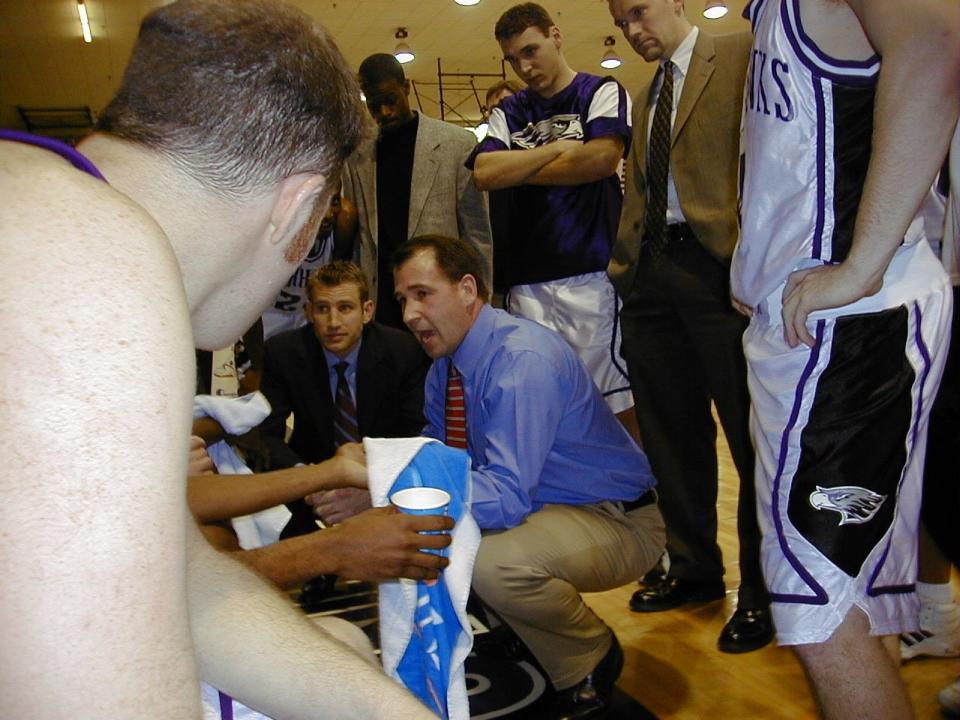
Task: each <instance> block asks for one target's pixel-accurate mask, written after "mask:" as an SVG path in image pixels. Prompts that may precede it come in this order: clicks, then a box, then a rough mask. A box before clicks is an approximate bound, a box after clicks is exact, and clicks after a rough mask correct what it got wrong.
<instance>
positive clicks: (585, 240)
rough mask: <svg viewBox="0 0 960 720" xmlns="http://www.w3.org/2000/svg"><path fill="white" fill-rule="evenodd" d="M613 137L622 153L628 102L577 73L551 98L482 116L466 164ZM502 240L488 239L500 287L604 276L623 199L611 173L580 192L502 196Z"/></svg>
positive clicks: (507, 104)
mask: <svg viewBox="0 0 960 720" xmlns="http://www.w3.org/2000/svg"><path fill="white" fill-rule="evenodd" d="M611 135H614V136H619V137H620V138H622V139H623V142H624V146H625V147H624V154H626V151H627V149H629V145H630V97H629V96H628V95H627V93H626V91H625V90H624V89H623V86H621V85H620V83H618V82H617V81H616V80H614V79H613V78H610V77H606V78H601V77H597V76H596V75H590V74H587V73H577V75H576V77H575V78H574V80H573V82H571V83H570V84H569V85H568V86H567V87H566V88H564V89H563V90H561V91H560V92H559V93H557V94H556V95H554V96H553V97H551V98H544V97H541V96H540V95H538V94H537V93H535V92H533V91H531V90H522V91H521V92H519V93H517V94H516V95H513V96H511V97H508V98H506V99H504V100H503V101H502V102H501V103H500V106H499V107H498V108H496V109H495V110H494V111H493V114H492V115H491V116H490V127H489V129H488V131H487V136H486V138H484V140H483V141H482V142H481V143H480V144H479V145H478V146H477V147H476V149H475V150H474V151H473V153H472V154H471V155H470V157H469V158H468V160H467V167H469V168H471V169H473V165H474V162H475V160H476V156H477V155H478V154H479V153H482V152H490V151H494V150H508V149H509V150H527V149H532V148H535V147H538V146H540V145H545V144H547V143H549V142H553V141H554V140H580V141H581V142H588V141H590V140H593V139H595V138H599V137H606V136H611ZM510 198H511V199H510V218H509V222H507V223H504V227H505V228H507V230H506V232H508V233H509V236H510V237H509V238H497V237H495V238H494V242H495V243H496V247H497V252H504V251H506V252H509V253H510V259H509V261H508V262H505V263H502V264H501V263H498V267H501V266H503V267H504V268H505V269H506V270H507V271H508V272H509V274H510V278H509V281H508V283H507V284H508V285H510V286H512V285H524V284H530V283H539V282H546V281H548V280H557V279H560V278H566V277H572V276H575V275H583V274H586V273H590V272H596V271H600V270H606V268H607V262H608V261H609V259H610V248H611V246H612V244H613V239H614V238H615V237H616V233H617V223H618V222H619V218H620V207H621V204H622V202H623V192H622V190H621V188H620V180H619V177H618V176H617V174H616V173H611V174H610V176H609V177H606V178H604V179H602V180H598V181H596V182H591V183H585V184H583V185H569V186H566V185H564V186H543V185H520V186H517V187H514V188H510Z"/></svg>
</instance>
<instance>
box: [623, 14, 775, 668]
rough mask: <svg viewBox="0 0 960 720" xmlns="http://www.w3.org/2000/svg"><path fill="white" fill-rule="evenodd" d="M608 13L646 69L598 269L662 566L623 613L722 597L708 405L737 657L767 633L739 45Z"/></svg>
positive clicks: (654, 18)
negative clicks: (661, 540) (654, 183)
mask: <svg viewBox="0 0 960 720" xmlns="http://www.w3.org/2000/svg"><path fill="white" fill-rule="evenodd" d="M641 6H643V7H642V8H641ZM609 8H610V13H611V15H612V16H613V19H614V23H615V24H616V25H617V26H618V27H620V28H621V29H622V30H623V33H624V35H625V37H626V38H627V40H628V41H629V42H630V44H631V46H632V47H633V48H634V50H636V52H637V53H638V54H639V55H641V56H642V57H643V58H644V59H645V60H647V61H648V62H650V61H659V62H660V69H658V71H657V74H656V76H655V77H654V79H653V81H652V82H651V83H650V84H649V85H648V86H646V87H644V88H643V89H642V90H641V91H640V92H639V93H638V95H637V96H636V99H635V101H634V105H633V132H634V138H633V144H632V147H631V149H630V155H629V157H628V158H627V177H626V190H625V197H624V206H623V213H622V215H621V219H620V228H619V231H618V234H617V241H616V243H615V245H614V248H613V254H612V257H611V260H610V265H609V268H608V272H609V275H610V279H611V281H612V282H613V284H614V286H615V287H616V288H617V291H618V292H619V293H620V295H621V297H622V298H623V300H624V306H623V311H622V313H621V324H622V328H623V345H622V353H623V356H624V359H625V360H626V361H627V368H628V372H629V374H630V383H631V387H632V389H633V394H634V399H635V401H636V409H637V419H638V421H639V424H640V433H641V436H642V437H643V440H644V449H645V450H646V451H647V454H648V456H649V458H650V463H651V465H652V467H653V471H654V474H655V475H656V477H657V480H658V486H657V491H658V492H659V493H660V497H661V506H662V508H663V514H664V518H665V520H666V523H667V553H668V557H669V560H670V566H669V571H667V573H666V574H665V575H661V576H660V577H654V578H645V580H648V579H649V580H650V582H649V583H648V584H647V587H645V588H644V589H641V590H640V591H638V592H636V593H635V594H634V596H633V598H632V599H631V602H630V607H631V609H633V610H634V611H637V612H656V611H660V610H669V609H671V608H674V607H678V606H680V605H683V604H685V603H687V602H697V601H707V600H714V599H719V598H722V597H723V596H724V584H723V560H722V558H721V555H720V548H719V546H718V545H717V512H716V502H717V455H716V425H715V423H714V420H713V417H712V415H711V409H710V405H711V400H712V401H713V402H714V403H715V404H716V407H717V410H718V414H719V416H720V420H721V422H722V423H723V427H724V431H725V434H726V437H727V441H728V443H729V445H730V449H731V454H732V455H733V459H734V463H735V464H736V466H737V470H738V472H739V474H740V490H741V494H740V511H739V514H738V529H739V535H740V570H741V585H740V591H739V601H738V608H737V611H736V613H735V614H734V616H733V617H732V618H731V620H730V621H729V622H728V623H727V625H726V627H724V629H723V632H722V633H721V635H720V641H719V646H720V649H721V650H724V651H726V652H747V651H750V650H754V649H756V648H758V647H762V646H763V645H765V644H766V643H767V642H769V641H770V639H771V638H772V635H773V631H772V626H771V623H770V617H769V599H768V597H767V593H766V589H765V587H764V583H763V578H762V576H761V573H760V563H759V540H760V538H759V531H758V529H757V519H756V511H755V508H754V500H753V462H754V459H753V448H752V445H751V442H750V435H749V429H748V423H747V420H748V410H749V398H748V394H747V387H746V365H745V362H744V358H743V350H742V347H741V344H740V338H741V335H742V334H743V330H744V328H745V323H744V321H743V319H742V318H740V317H739V316H738V314H737V313H736V312H735V311H734V309H733V308H732V307H731V304H730V299H729V280H728V275H729V263H730V257H731V254H732V252H733V248H734V244H735V243H736V240H737V220H736V183H737V162H738V160H737V158H738V148H739V126H740V107H741V101H742V97H743V84H744V75H745V72H746V66H747V61H748V59H749V53H750V36H749V34H748V33H743V34H737V35H728V36H722V37H712V36H710V35H708V34H707V33H705V32H703V31H701V30H699V29H698V28H694V27H693V26H692V25H691V24H690V23H689V21H688V20H687V18H686V16H685V15H684V9H683V1H682V0H609ZM641 9H642V12H640V10H641ZM668 63H669V64H670V73H671V75H672V84H673V93H672V96H671V97H670V98H669V99H670V105H669V106H667V107H665V111H669V112H668V113H667V114H666V115H665V117H666V118H669V120H668V122H671V125H670V143H669V154H668V157H669V166H668V167H669V176H668V177H667V179H666V187H665V188H663V185H661V188H663V190H662V192H664V193H665V195H666V217H665V221H666V235H665V244H663V245H662V246H660V247H658V248H655V249H651V244H650V243H649V242H647V241H646V239H647V238H646V237H645V236H646V235H647V233H646V229H647V227H648V225H649V223H650V222H651V218H650V217H648V215H650V214H651V212H650V210H649V203H648V200H649V199H650V197H651V195H650V193H651V191H652V188H651V187H650V185H649V184H650V182H651V181H650V179H649V177H648V160H649V158H650V150H649V149H648V148H649V147H650V144H651V143H650V133H651V127H652V125H653V115H654V111H655V108H656V107H657V104H658V101H659V100H660V94H661V93H660V90H661V88H662V86H663V83H664V76H665V69H664V67H665V65H666V64H668ZM661 177H662V176H661ZM662 182H663V180H661V183H662ZM661 197H663V195H661ZM660 207H661V210H660V212H661V213H663V210H662V205H661V206H660ZM654 220H656V218H654ZM659 222H660V223H663V222H664V216H663V214H661V216H660V221H659ZM655 225H656V223H654V226H655ZM661 227H662V225H661ZM651 234H652V233H651ZM661 237H662V235H661Z"/></svg>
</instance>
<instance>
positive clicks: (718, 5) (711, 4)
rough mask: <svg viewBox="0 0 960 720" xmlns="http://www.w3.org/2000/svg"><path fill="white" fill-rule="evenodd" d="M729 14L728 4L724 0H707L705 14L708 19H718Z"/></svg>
mask: <svg viewBox="0 0 960 720" xmlns="http://www.w3.org/2000/svg"><path fill="white" fill-rule="evenodd" d="M726 14H727V4H726V3H725V2H724V1H723V0H707V4H706V7H704V8H703V16H704V17H705V18H707V19H708V20H717V19H719V18H722V17H723V16H724V15H726Z"/></svg>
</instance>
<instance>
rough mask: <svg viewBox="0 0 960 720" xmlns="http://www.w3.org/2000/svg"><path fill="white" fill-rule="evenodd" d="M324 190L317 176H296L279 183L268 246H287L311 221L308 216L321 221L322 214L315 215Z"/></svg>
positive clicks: (323, 181)
mask: <svg viewBox="0 0 960 720" xmlns="http://www.w3.org/2000/svg"><path fill="white" fill-rule="evenodd" d="M326 188H327V179H326V177H324V176H323V175H320V174H319V173H297V174H295V175H291V176H289V177H286V178H284V179H283V180H281V181H280V183H279V185H278V187H277V190H276V198H275V200H274V202H273V208H272V210H271V212H270V224H269V226H268V228H267V232H268V234H269V241H270V243H271V244H273V245H276V244H278V243H284V244H286V243H287V242H289V240H290V239H291V238H292V237H293V236H294V235H295V234H296V233H297V232H298V231H299V230H300V229H301V228H303V226H304V225H305V224H306V222H307V221H308V220H310V218H311V214H315V215H318V217H319V218H322V217H323V214H324V213H325V212H326V208H323V212H321V213H314V209H315V206H316V203H317V198H319V197H320V196H321V195H322V194H323V192H324V190H326Z"/></svg>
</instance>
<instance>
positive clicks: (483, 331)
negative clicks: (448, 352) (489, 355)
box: [453, 303, 497, 378]
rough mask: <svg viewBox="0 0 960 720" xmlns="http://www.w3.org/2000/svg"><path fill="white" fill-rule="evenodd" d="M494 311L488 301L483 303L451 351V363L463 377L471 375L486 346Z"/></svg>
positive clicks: (494, 314)
mask: <svg viewBox="0 0 960 720" xmlns="http://www.w3.org/2000/svg"><path fill="white" fill-rule="evenodd" d="M496 315H497V313H496V311H495V310H494V309H493V308H492V307H490V305H489V303H484V304H483V307H482V308H480V314H479V315H477V319H476V320H474V321H473V325H472V326H471V327H470V329H469V330H468V331H467V334H466V335H464V336H463V340H461V341H460V345H459V346H458V347H457V349H456V350H454V352H453V364H454V365H456V366H457V370H459V371H460V374H461V375H462V376H463V377H464V378H468V377H472V376H473V373H474V371H475V370H476V369H477V365H478V364H479V362H480V359H481V357H482V356H483V352H484V349H485V348H486V346H487V340H488V339H489V337H490V334H491V333H492V332H493V325H494V321H495V319H496Z"/></svg>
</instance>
